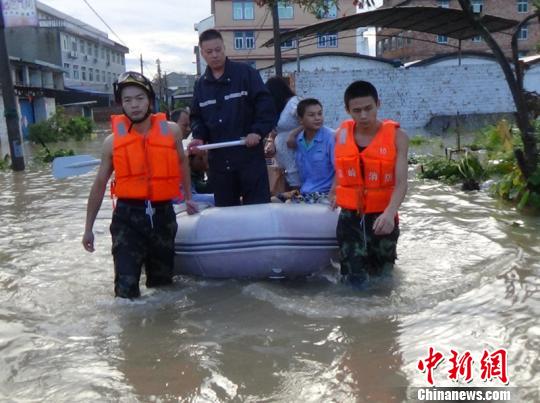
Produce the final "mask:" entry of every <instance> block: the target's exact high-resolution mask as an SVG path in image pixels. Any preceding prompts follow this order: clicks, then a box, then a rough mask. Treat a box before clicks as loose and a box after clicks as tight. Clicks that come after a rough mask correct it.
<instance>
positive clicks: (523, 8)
mask: <svg viewBox="0 0 540 403" xmlns="http://www.w3.org/2000/svg"><path fill="white" fill-rule="evenodd" d="M517 10H518V13H527V12H529V0H517Z"/></svg>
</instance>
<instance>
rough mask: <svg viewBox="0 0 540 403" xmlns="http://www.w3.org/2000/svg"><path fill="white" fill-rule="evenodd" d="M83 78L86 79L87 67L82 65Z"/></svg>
mask: <svg viewBox="0 0 540 403" xmlns="http://www.w3.org/2000/svg"><path fill="white" fill-rule="evenodd" d="M81 78H82V80H83V81H86V67H84V66H81Z"/></svg>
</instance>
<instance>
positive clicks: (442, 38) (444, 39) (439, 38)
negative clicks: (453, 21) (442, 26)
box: [437, 35, 448, 43]
mask: <svg viewBox="0 0 540 403" xmlns="http://www.w3.org/2000/svg"><path fill="white" fill-rule="evenodd" d="M437 43H448V37H447V36H446V35H437Z"/></svg>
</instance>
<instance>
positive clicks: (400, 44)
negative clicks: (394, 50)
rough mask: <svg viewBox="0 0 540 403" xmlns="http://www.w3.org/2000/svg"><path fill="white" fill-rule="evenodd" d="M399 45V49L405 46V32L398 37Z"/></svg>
mask: <svg viewBox="0 0 540 403" xmlns="http://www.w3.org/2000/svg"><path fill="white" fill-rule="evenodd" d="M397 47H398V48H399V49H401V48H402V47H403V33H400V34H399V35H398V37H397Z"/></svg>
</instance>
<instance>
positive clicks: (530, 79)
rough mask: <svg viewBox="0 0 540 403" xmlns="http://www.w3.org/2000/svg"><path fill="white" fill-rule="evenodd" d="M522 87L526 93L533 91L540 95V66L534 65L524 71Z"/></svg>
mask: <svg viewBox="0 0 540 403" xmlns="http://www.w3.org/2000/svg"><path fill="white" fill-rule="evenodd" d="M523 86H524V87H525V89H526V90H527V91H535V92H537V93H539V94H540V64H538V63H537V64H534V65H532V67H531V68H530V69H529V70H527V71H526V73H525V79H524V80H523Z"/></svg>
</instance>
